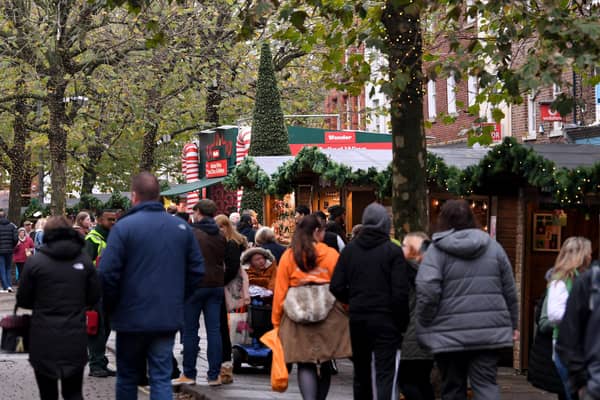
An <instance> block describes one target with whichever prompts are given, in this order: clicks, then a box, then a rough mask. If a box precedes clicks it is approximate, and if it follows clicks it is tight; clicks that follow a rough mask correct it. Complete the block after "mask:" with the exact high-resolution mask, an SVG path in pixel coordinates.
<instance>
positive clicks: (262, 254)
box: [240, 247, 277, 290]
mask: <svg viewBox="0 0 600 400" xmlns="http://www.w3.org/2000/svg"><path fill="white" fill-rule="evenodd" d="M240 263H241V264H242V267H243V268H244V269H245V270H246V273H247V274H248V280H249V282H250V285H256V286H260V287H264V288H265V289H269V290H274V289H275V276H276V274H277V263H276V262H275V257H273V254H272V253H271V252H270V251H269V250H267V249H263V248H262V247H252V248H250V249H248V250H246V251H244V252H243V253H242V256H241V257H240Z"/></svg>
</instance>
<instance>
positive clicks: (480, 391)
mask: <svg viewBox="0 0 600 400" xmlns="http://www.w3.org/2000/svg"><path fill="white" fill-rule="evenodd" d="M438 225H439V228H440V232H438V233H436V234H434V235H433V243H432V245H431V246H430V247H429V249H428V251H427V253H426V255H425V258H424V259H423V262H422V264H421V266H420V268H419V272H418V273H417V278H416V286H417V306H416V314H417V318H418V320H417V337H418V340H419V342H420V343H421V344H422V345H423V346H425V347H426V348H428V349H429V350H431V352H432V353H433V354H434V357H435V360H436V363H437V365H438V367H439V369H440V372H441V375H442V400H450V399H464V398H466V392H467V377H468V378H469V379H470V382H471V387H472V389H473V393H474V399H475V400H483V399H485V400H496V399H500V391H499V388H498V385H497V384H496V374H497V363H498V349H500V348H505V347H512V346H513V341H514V340H518V338H519V331H518V329H517V327H518V304H517V292H516V289H515V283H514V279H513V272H512V268H511V265H510V261H509V260H508V257H507V256H506V253H505V252H504V250H503V249H502V247H501V246H500V245H499V244H498V243H497V242H496V241H495V240H492V239H491V238H490V237H489V235H488V234H487V233H486V232H484V231H482V230H480V229H477V223H476V221H475V216H474V215H473V212H472V210H471V207H469V204H468V203H467V202H466V201H464V200H449V201H448V202H446V203H445V204H444V206H443V207H442V210H441V213H440V216H439V220H438Z"/></svg>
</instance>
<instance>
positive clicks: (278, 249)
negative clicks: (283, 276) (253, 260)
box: [259, 242, 287, 264]
mask: <svg viewBox="0 0 600 400" xmlns="http://www.w3.org/2000/svg"><path fill="white" fill-rule="evenodd" d="M259 247H262V248H263V249H267V250H269V251H270V252H271V254H273V257H275V261H277V264H279V260H280V259H281V255H282V254H283V252H284V251H285V250H286V249H287V247H285V246H282V245H280V244H279V243H275V242H269V243H263V244H261V245H260V246H259Z"/></svg>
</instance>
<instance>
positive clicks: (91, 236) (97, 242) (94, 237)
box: [85, 229, 106, 266]
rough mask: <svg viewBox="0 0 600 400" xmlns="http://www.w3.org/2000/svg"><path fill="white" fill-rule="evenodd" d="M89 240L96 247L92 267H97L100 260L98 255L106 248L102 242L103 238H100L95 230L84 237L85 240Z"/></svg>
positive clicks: (104, 241)
mask: <svg viewBox="0 0 600 400" xmlns="http://www.w3.org/2000/svg"><path fill="white" fill-rule="evenodd" d="M88 239H89V240H91V241H92V243H94V244H95V245H96V246H98V252H97V255H96V259H95V260H92V262H93V263H94V266H97V264H98V261H99V260H100V255H101V254H102V251H103V250H104V249H105V248H106V240H104V238H103V237H102V235H101V234H100V233H99V232H98V231H97V230H95V229H93V230H91V231H90V233H88V234H87V235H86V236H85V240H88Z"/></svg>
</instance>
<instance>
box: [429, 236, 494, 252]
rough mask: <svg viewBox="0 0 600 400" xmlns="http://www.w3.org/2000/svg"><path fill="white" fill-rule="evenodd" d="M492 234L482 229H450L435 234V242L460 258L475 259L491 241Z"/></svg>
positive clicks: (445, 250) (442, 248)
mask: <svg viewBox="0 0 600 400" xmlns="http://www.w3.org/2000/svg"><path fill="white" fill-rule="evenodd" d="M490 240H491V238H490V235H488V234H487V233H486V232H484V231H482V230H481V229H462V230H460V231H455V230H454V229H450V230H448V231H444V232H438V233H435V234H434V235H433V243H435V245H436V246H437V247H438V248H440V249H441V250H443V251H444V252H446V253H448V254H451V255H453V256H455V257H458V258H463V259H474V258H477V257H479V256H480V255H481V254H483V252H485V250H486V248H487V247H488V245H489V243H490Z"/></svg>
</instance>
